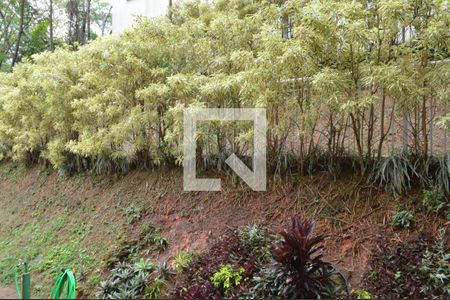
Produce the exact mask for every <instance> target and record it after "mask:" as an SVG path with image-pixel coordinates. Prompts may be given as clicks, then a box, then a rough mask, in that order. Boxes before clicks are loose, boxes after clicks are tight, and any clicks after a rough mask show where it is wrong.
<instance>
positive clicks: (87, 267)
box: [0, 164, 440, 297]
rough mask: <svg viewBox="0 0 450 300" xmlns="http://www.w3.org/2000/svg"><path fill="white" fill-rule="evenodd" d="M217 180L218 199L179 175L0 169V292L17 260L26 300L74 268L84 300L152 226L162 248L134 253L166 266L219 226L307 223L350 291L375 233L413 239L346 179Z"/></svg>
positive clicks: (376, 200) (203, 243)
mask: <svg viewBox="0 0 450 300" xmlns="http://www.w3.org/2000/svg"><path fill="white" fill-rule="evenodd" d="M223 180H224V181H225V182H226V184H225V187H224V190H223V191H222V192H183V190H182V173H181V170H159V171H155V172H148V171H135V172H132V173H130V174H128V175H126V176H124V177H120V178H119V177H107V176H103V177H93V176H87V175H86V176H83V175H76V176H73V177H71V178H60V177H58V175H57V174H56V173H55V172H50V171H45V170H44V171H42V170H40V169H39V168H32V169H24V168H22V167H18V166H15V165H13V164H3V165H0V225H1V226H0V274H1V275H0V285H3V286H5V285H6V284H9V283H11V282H12V274H13V271H14V265H15V264H16V262H17V259H19V258H27V259H28V260H29V261H30V263H31V268H32V278H33V279H32V281H33V286H34V289H33V295H35V296H41V297H47V296H48V292H49V290H50V289H51V285H52V284H53V282H54V280H55V279H56V275H57V274H58V272H59V271H60V270H61V269H62V268H67V267H74V268H76V269H77V278H78V282H79V284H80V288H81V290H82V291H83V292H84V293H85V294H87V295H91V296H92V295H93V291H94V290H95V287H96V286H97V285H98V283H99V281H100V280H101V279H102V278H104V277H105V275H106V274H105V272H104V270H105V267H106V265H107V264H108V261H109V260H110V259H111V257H114V256H115V255H116V254H117V252H118V251H120V248H121V247H123V245H124V244H127V243H129V242H130V244H132V243H133V241H136V240H137V239H139V234H140V232H141V231H142V228H143V227H144V226H145V225H146V224H152V225H154V226H156V227H157V228H160V230H161V233H162V236H163V237H165V238H166V239H167V240H168V242H169V248H168V250H167V251H165V252H163V253H157V252H154V251H149V250H148V249H141V248H140V249H136V251H137V252H138V253H137V256H138V257H150V258H152V259H155V260H158V261H166V260H168V261H170V259H171V258H172V257H173V256H174V255H175V254H176V253H178V252H179V251H180V250H190V251H196V252H201V251H203V250H205V249H206V248H207V247H208V245H210V243H211V241H213V240H214V239H215V238H216V237H218V236H219V235H220V234H221V233H222V232H223V231H224V230H225V229H226V228H228V227H236V226H243V225H246V224H253V223H260V224H265V225H268V226H269V228H271V229H272V230H274V231H276V230H278V228H279V226H280V225H281V224H282V222H283V220H284V219H285V218H286V217H287V216H290V215H293V214H298V215H300V216H302V217H308V218H314V219H316V220H317V221H318V225H317V233H327V234H329V235H330V239H329V240H327V242H326V247H325V251H326V258H327V260H328V261H331V262H333V263H334V264H336V265H337V267H338V268H339V269H340V270H341V271H343V272H344V274H346V275H347V276H348V278H349V281H350V284H351V286H352V288H358V287H359V286H360V284H361V280H362V278H361V276H362V274H363V273H364V271H365V270H366V268H367V262H368V257H369V254H370V251H371V250H372V248H373V247H374V242H375V239H376V238H377V234H378V233H379V232H381V231H380V230H381V229H383V232H384V233H383V234H385V232H386V230H388V231H389V234H390V238H392V239H402V238H404V237H405V236H406V235H414V232H411V231H410V232H403V231H401V232H394V231H393V230H391V229H390V226H389V225H388V223H389V216H390V211H391V210H392V209H394V208H395V205H396V202H395V201H394V198H392V197H391V196H389V195H386V194H385V193H384V192H383V191H381V190H379V189H376V188H373V187H369V186H366V185H364V184H361V183H357V182H355V181H354V180H353V179H351V178H345V177H342V178H340V179H339V180H338V181H336V182H334V181H332V180H330V179H329V178H328V177H327V175H326V174H316V175H314V176H312V177H302V178H295V177H292V176H290V177H287V178H283V180H282V181H280V180H277V181H275V182H271V183H270V184H269V189H268V191H267V192H252V191H250V190H249V189H248V188H247V187H246V186H245V185H243V184H241V183H234V184H233V180H227V179H223ZM400 201H403V200H401V199H400ZM427 224H428V225H427V226H431V227H433V226H434V227H438V226H439V225H440V224H439V222H436V223H435V224H432V222H429V223H427ZM430 230H433V228H431V229H430Z"/></svg>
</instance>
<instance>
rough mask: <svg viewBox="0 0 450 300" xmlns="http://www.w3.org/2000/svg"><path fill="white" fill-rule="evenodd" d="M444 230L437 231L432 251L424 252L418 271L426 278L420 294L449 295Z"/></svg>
mask: <svg viewBox="0 0 450 300" xmlns="http://www.w3.org/2000/svg"><path fill="white" fill-rule="evenodd" d="M445 242H446V229H445V228H442V229H440V230H439V234H438V237H437V239H436V242H435V245H434V247H433V249H430V250H428V249H427V250H426V252H425V254H424V255H423V258H422V264H421V266H420V271H421V272H422V274H423V275H424V276H425V277H426V279H427V280H426V281H425V282H423V285H422V292H423V293H433V294H442V295H449V293H450V265H449V260H450V254H449V253H447V252H446V251H445Z"/></svg>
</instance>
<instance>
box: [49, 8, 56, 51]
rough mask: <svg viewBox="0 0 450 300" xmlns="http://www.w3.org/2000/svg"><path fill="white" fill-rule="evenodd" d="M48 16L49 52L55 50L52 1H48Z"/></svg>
mask: <svg viewBox="0 0 450 300" xmlns="http://www.w3.org/2000/svg"><path fill="white" fill-rule="evenodd" d="M49 13H50V16H49V26H50V34H49V35H50V50H51V51H53V50H55V42H54V40H53V0H50V12H49Z"/></svg>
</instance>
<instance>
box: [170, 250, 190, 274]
mask: <svg viewBox="0 0 450 300" xmlns="http://www.w3.org/2000/svg"><path fill="white" fill-rule="evenodd" d="M191 261H192V255H191V254H190V253H189V252H186V251H180V252H178V254H177V255H176V256H175V257H174V259H173V262H172V267H173V268H174V269H175V270H176V271H177V272H180V273H181V272H183V271H184V270H185V269H186V268H187V267H188V266H189V265H190V263H191Z"/></svg>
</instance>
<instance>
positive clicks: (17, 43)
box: [9, 0, 25, 72]
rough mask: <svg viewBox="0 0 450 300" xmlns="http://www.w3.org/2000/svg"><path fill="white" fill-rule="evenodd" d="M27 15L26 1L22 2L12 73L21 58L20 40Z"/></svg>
mask: <svg viewBox="0 0 450 300" xmlns="http://www.w3.org/2000/svg"><path fill="white" fill-rule="evenodd" d="M24 15H25V0H21V1H20V23H19V33H18V34H17V41H16V46H15V49H14V53H13V57H12V61H11V66H10V68H9V71H10V72H12V70H13V68H14V65H15V64H16V61H17V58H18V56H19V47H20V39H21V38H22V34H23V18H24Z"/></svg>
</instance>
